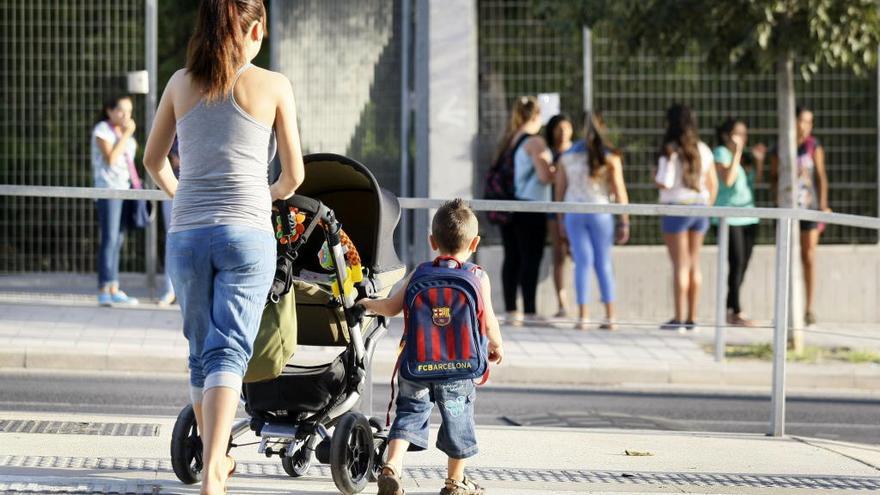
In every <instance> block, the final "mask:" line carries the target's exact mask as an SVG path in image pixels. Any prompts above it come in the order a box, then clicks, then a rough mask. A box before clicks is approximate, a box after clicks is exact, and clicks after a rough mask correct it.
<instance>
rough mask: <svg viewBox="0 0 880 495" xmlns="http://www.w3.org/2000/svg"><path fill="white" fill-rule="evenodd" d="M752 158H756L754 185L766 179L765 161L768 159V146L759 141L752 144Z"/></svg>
mask: <svg viewBox="0 0 880 495" xmlns="http://www.w3.org/2000/svg"><path fill="white" fill-rule="evenodd" d="M752 158H753V159H754V160H755V180H754V182H753V184H754V185H757V184H760V183H761V182H763V181H764V161H765V160H766V159H767V146H765V145H764V144H763V143H758V144H756V145H754V146H752Z"/></svg>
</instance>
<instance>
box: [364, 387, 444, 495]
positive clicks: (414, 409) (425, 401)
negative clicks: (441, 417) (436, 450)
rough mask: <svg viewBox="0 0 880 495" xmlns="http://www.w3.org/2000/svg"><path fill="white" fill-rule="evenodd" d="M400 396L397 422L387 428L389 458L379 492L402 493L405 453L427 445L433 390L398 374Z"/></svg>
mask: <svg viewBox="0 0 880 495" xmlns="http://www.w3.org/2000/svg"><path fill="white" fill-rule="evenodd" d="M397 385H398V390H399V392H398V395H397V402H396V406H397V407H396V409H395V413H394V423H392V425H391V429H390V430H389V431H388V461H386V463H385V466H383V469H382V473H381V474H380V475H379V480H378V481H379V483H378V484H379V492H378V495H402V494H403V493H404V491H403V484H402V483H401V480H400V478H401V474H402V473H403V456H404V454H405V453H406V451H407V450H409V449H410V447H412V450H425V449H426V448H427V447H428V433H429V431H428V427H429V421H430V419H431V410H432V409H433V408H434V404H433V403H432V402H431V391H430V389H428V387H427V386H425V385H423V384H420V383H415V382H411V381H408V380H405V379H403V378H401V377H400V376H398V377H397Z"/></svg>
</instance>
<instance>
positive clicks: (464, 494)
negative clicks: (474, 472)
mask: <svg viewBox="0 0 880 495" xmlns="http://www.w3.org/2000/svg"><path fill="white" fill-rule="evenodd" d="M485 493H486V490H485V489H483V487H482V486H480V485H478V484H476V483H474V482H473V481H471V480H470V479H468V477H467V476H465V477H464V479H463V480H461V481H458V480H454V479H452V478H446V486H444V487H443V489H442V490H440V495H483V494H485Z"/></svg>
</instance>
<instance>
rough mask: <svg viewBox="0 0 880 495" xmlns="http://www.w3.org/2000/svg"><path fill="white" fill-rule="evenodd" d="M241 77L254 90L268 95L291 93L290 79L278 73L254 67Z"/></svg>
mask: <svg viewBox="0 0 880 495" xmlns="http://www.w3.org/2000/svg"><path fill="white" fill-rule="evenodd" d="M242 77H244V78H246V80H247V82H248V83H250V84H252V85H253V86H254V87H255V88H258V89H259V90H261V91H263V92H265V93H268V94H274V95H277V96H280V95H283V94H285V93H287V92H290V91H291V84H290V79H288V78H287V76H285V75H284V74H282V73H280V72H275V71H272V70H269V69H264V68H262V67H257V66H254V68H253V69H251V70H249V71H247V72H245V74H244V75H243V76H242ZM250 84H249V85H250ZM265 93H264V94H265Z"/></svg>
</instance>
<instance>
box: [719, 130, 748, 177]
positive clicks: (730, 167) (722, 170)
mask: <svg viewBox="0 0 880 495" xmlns="http://www.w3.org/2000/svg"><path fill="white" fill-rule="evenodd" d="M731 140H732V141H733V143H734V150H733V157H732V158H731V159H730V163H729V164H725V163H720V162H718V161H716V162H715V171H716V172H718V177H719V178H720V179H721V180H722V181H723V182H724V184H725V185H727V187H731V186H733V183H734V182H736V176H737V175H738V174H739V170H740V165H741V164H742V154H743V141H742V138H740V137H739V136H733V137H731Z"/></svg>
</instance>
